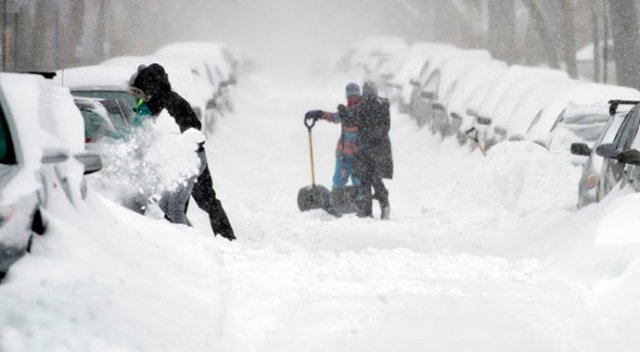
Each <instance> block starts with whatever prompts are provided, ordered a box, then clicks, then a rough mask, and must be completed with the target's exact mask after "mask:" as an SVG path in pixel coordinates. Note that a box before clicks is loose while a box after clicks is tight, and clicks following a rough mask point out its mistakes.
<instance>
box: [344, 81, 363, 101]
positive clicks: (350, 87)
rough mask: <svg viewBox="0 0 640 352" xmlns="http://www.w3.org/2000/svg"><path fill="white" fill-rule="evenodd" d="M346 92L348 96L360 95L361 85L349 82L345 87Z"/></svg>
mask: <svg viewBox="0 0 640 352" xmlns="http://www.w3.org/2000/svg"><path fill="white" fill-rule="evenodd" d="M345 92H346V93H347V98H350V97H353V96H360V86H359V85H358V84H356V83H353V82H351V83H349V84H347V87H346V88H345Z"/></svg>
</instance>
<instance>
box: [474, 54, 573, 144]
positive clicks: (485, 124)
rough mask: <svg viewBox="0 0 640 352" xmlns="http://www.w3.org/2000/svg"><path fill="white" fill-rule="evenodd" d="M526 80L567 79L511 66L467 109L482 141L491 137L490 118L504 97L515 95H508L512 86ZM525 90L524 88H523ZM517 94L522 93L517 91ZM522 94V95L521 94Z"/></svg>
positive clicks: (553, 72) (554, 72) (558, 73)
mask: <svg viewBox="0 0 640 352" xmlns="http://www.w3.org/2000/svg"><path fill="white" fill-rule="evenodd" d="M526 79H532V80H536V81H540V80H542V79H549V80H552V79H558V80H561V79H567V80H568V79H569V75H567V73H566V72H564V71H559V70H550V69H543V68H533V67H527V66H519V65H513V66H511V67H509V68H508V69H507V70H506V71H505V72H503V73H502V74H501V75H500V77H498V78H496V79H495V80H493V82H492V83H491V86H490V87H489V88H488V89H487V91H486V92H485V94H484V96H483V97H478V99H474V101H473V104H472V105H470V106H469V108H468V109H467V113H468V114H469V115H471V117H473V118H475V121H473V122H474V123H473V124H472V125H471V126H470V127H475V128H476V129H478V131H479V133H480V134H481V135H482V138H483V139H487V134H489V135H490V137H489V138H491V137H492V136H493V132H491V129H490V128H489V125H491V123H492V120H491V119H492V117H493V116H494V115H495V112H496V110H497V109H498V106H499V105H500V104H503V103H505V101H504V99H505V95H507V94H509V95H515V92H514V93H510V92H511V89H512V87H513V86H515V85H518V84H520V82H521V81H523V80H526ZM525 88H526V86H525ZM518 93H522V92H521V91H519V92H518ZM522 94H523V93H522ZM521 96H522V95H519V96H517V98H515V99H519V98H521Z"/></svg>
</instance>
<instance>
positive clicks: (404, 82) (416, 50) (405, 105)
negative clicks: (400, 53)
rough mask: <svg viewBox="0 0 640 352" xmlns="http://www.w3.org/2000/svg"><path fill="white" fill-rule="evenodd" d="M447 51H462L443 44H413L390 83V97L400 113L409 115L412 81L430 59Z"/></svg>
mask: <svg viewBox="0 0 640 352" xmlns="http://www.w3.org/2000/svg"><path fill="white" fill-rule="evenodd" d="M445 51H460V49H458V48H456V47H454V46H452V45H449V44H441V43H427V42H418V43H414V44H412V45H411V46H410V47H409V49H408V50H407V53H406V55H405V57H404V58H403V59H402V60H401V61H400V63H399V64H398V67H396V69H395V70H394V71H395V73H394V75H393V78H392V79H391V81H390V82H389V85H390V86H389V89H388V92H387V94H388V97H389V99H390V100H391V101H393V102H397V103H398V108H399V110H400V112H403V113H408V112H409V105H410V103H411V91H412V85H411V79H412V78H413V77H416V76H418V74H419V73H420V70H421V69H422V66H423V65H424V63H425V62H427V61H428V60H429V58H430V57H432V56H434V55H436V54H437V53H442V52H445Z"/></svg>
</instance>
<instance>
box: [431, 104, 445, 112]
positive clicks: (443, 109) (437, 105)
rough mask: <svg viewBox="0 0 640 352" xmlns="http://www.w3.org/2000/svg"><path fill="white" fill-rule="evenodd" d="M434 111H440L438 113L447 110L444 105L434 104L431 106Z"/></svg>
mask: <svg viewBox="0 0 640 352" xmlns="http://www.w3.org/2000/svg"><path fill="white" fill-rule="evenodd" d="M432 107H433V109H434V110H440V111H446V110H447V109H446V108H445V107H444V105H443V104H442V103H439V102H435V103H433V105H432Z"/></svg>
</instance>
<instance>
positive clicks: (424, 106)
mask: <svg viewBox="0 0 640 352" xmlns="http://www.w3.org/2000/svg"><path fill="white" fill-rule="evenodd" d="M456 57H468V58H474V59H477V60H489V59H491V55H490V54H489V52H487V51H486V50H461V51H443V52H439V53H438V54H436V55H434V56H433V57H431V58H429V60H428V61H427V62H425V63H424V64H423V66H422V68H421V69H420V73H419V74H418V76H417V77H414V78H412V79H411V81H410V82H411V85H412V86H413V87H412V92H411V102H410V105H409V115H410V116H411V117H412V118H414V119H415V120H416V121H417V122H418V125H420V126H422V125H424V124H426V123H427V122H428V121H429V120H430V112H431V107H432V105H431V104H432V103H433V100H434V96H433V93H430V92H433V91H435V90H436V88H437V84H439V80H435V79H433V78H431V76H432V73H433V72H434V71H435V70H436V69H438V68H439V67H440V66H441V65H443V64H444V63H445V62H447V61H449V60H452V59H454V58H456ZM430 78H431V80H430Z"/></svg>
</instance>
